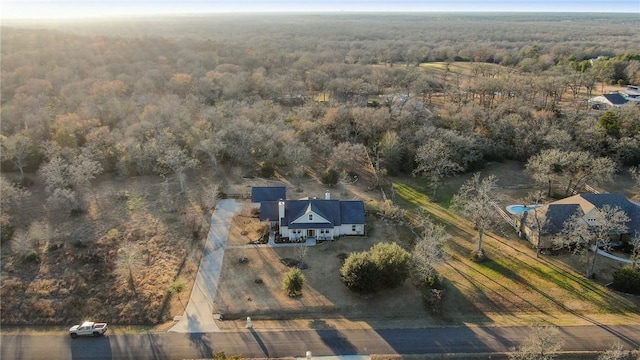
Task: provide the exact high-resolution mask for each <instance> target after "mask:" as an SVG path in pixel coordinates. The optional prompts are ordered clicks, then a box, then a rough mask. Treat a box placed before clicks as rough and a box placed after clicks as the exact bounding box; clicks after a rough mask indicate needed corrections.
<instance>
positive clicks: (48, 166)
mask: <svg viewBox="0 0 640 360" xmlns="http://www.w3.org/2000/svg"><path fill="white" fill-rule="evenodd" d="M68 168H69V164H68V163H67V161H66V160H64V159H63V158H62V157H60V156H54V157H53V158H51V159H50V160H49V162H47V163H44V164H42V166H40V174H41V175H42V178H43V179H44V183H45V186H46V189H47V191H48V192H49V193H53V192H54V191H55V190H56V189H65V188H67V187H68V186H69V178H68V175H67V171H68Z"/></svg>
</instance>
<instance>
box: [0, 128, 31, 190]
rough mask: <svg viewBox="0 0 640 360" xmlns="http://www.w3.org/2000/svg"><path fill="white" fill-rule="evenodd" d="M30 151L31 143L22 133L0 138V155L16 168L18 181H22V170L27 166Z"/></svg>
mask: <svg viewBox="0 0 640 360" xmlns="http://www.w3.org/2000/svg"><path fill="white" fill-rule="evenodd" d="M32 151H33V141H32V140H31V138H30V137H28V136H26V135H24V134H22V133H18V134H15V135H12V136H9V137H3V138H2V152H1V154H0V155H2V158H3V159H6V160H8V161H9V162H11V163H12V164H13V165H14V166H15V167H16V168H18V170H19V171H20V180H22V179H24V168H25V167H26V166H27V165H28V162H27V159H28V158H29V155H31V153H32Z"/></svg>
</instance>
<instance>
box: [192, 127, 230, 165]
mask: <svg viewBox="0 0 640 360" xmlns="http://www.w3.org/2000/svg"><path fill="white" fill-rule="evenodd" d="M197 149H198V150H199V151H202V152H203V153H205V154H207V156H209V160H210V162H211V167H212V168H213V170H214V171H217V170H218V160H219V159H220V157H221V156H222V154H223V153H224V146H223V144H222V143H221V141H220V139H219V138H218V137H217V136H216V135H215V134H211V135H210V136H209V137H207V138H205V139H202V140H201V141H200V143H199V144H198V146H197Z"/></svg>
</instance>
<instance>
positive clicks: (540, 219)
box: [525, 191, 550, 257]
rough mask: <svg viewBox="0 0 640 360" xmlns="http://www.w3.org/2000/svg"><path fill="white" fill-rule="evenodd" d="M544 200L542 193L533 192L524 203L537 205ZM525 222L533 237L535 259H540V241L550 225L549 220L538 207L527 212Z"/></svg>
mask: <svg viewBox="0 0 640 360" xmlns="http://www.w3.org/2000/svg"><path fill="white" fill-rule="evenodd" d="M543 198H544V195H543V192H542V191H533V192H531V193H530V194H529V195H528V196H527V197H526V198H525V202H526V203H527V204H533V205H539V204H540V203H541V201H542V199H543ZM529 214H531V215H532V216H531V218H529ZM525 216H527V218H526V220H525V221H526V222H527V226H528V227H529V229H531V232H532V234H533V235H534V236H535V245H536V257H540V252H541V251H542V246H541V245H542V243H543V242H542V240H543V236H544V235H545V234H546V231H547V227H548V226H549V224H550V219H549V218H548V217H547V216H546V214H544V213H542V212H541V211H540V209H539V207H538V206H535V207H533V209H531V210H529V211H528V212H527V214H526V215H525Z"/></svg>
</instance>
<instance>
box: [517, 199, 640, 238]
mask: <svg viewBox="0 0 640 360" xmlns="http://www.w3.org/2000/svg"><path fill="white" fill-rule="evenodd" d="M607 205H608V206H611V207H619V208H620V209H621V210H622V211H624V212H625V213H626V214H627V216H629V219H630V221H629V222H628V223H627V227H628V232H629V233H633V232H635V231H640V205H638V204H635V203H633V202H631V201H629V199H627V198H626V197H625V196H624V195H622V194H578V195H574V196H570V197H568V198H564V199H562V200H558V201H555V202H553V203H550V204H547V205H545V206H543V207H540V208H538V209H537V210H536V211H538V213H539V214H541V215H542V217H543V218H544V219H549V221H548V223H547V225H546V227H545V229H544V230H545V231H544V232H546V233H551V234H557V233H559V232H560V231H562V228H563V227H564V223H565V222H566V221H567V220H568V219H569V218H570V217H571V216H572V215H573V214H575V213H576V212H577V211H580V212H581V214H580V215H581V216H582V215H584V214H587V213H589V212H590V211H592V210H593V209H602V208H603V207H604V206H607ZM522 220H523V221H526V222H527V223H529V224H530V223H532V222H533V221H534V219H533V210H529V211H527V212H525V213H523V217H522Z"/></svg>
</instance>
